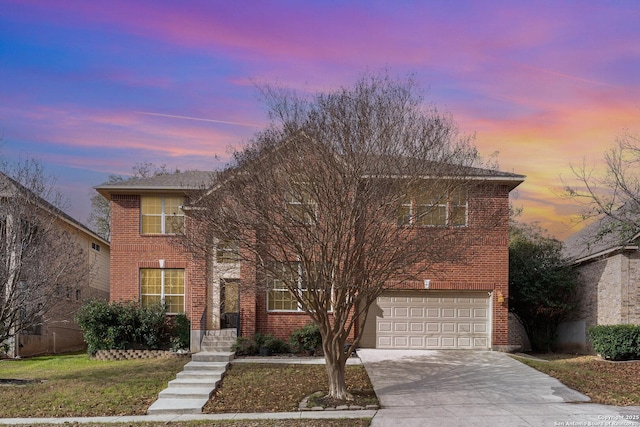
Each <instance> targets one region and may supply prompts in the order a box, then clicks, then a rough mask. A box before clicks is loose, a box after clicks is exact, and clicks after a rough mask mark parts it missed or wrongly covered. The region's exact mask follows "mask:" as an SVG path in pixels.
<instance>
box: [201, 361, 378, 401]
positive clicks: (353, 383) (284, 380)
mask: <svg viewBox="0 0 640 427" xmlns="http://www.w3.org/2000/svg"><path fill="white" fill-rule="evenodd" d="M346 380H347V389H348V390H350V391H355V390H357V391H364V392H367V391H369V392H371V394H373V386H372V385H371V382H370V381H369V376H368V375H367V373H366V371H365V369H364V367H363V366H362V365H354V366H347V367H346ZM328 389H329V386H328V380H327V373H326V368H325V366H324V365H284V364H283V365H280V364H278V365H274V364H256V363H236V364H233V365H231V367H230V369H229V370H228V371H227V374H226V375H225V377H224V379H223V380H222V386H221V387H220V388H219V389H218V391H217V392H216V394H215V397H214V398H213V399H212V400H210V401H209V403H208V404H207V406H205V408H204V411H203V412H205V413H217V412H288V411H297V410H298V404H299V403H300V401H301V400H302V399H303V398H305V397H306V396H308V395H310V394H312V393H314V392H316V391H321V390H324V391H326V390H328ZM358 394H359V395H361V394H362V393H358ZM368 403H377V399H375V395H374V397H373V401H369V402H368Z"/></svg>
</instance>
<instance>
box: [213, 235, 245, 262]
mask: <svg viewBox="0 0 640 427" xmlns="http://www.w3.org/2000/svg"><path fill="white" fill-rule="evenodd" d="M239 260H240V252H239V246H238V242H232V241H230V240H222V241H220V242H219V243H218V247H217V248H216V261H217V262H218V264H231V263H236V262H238V261H239Z"/></svg>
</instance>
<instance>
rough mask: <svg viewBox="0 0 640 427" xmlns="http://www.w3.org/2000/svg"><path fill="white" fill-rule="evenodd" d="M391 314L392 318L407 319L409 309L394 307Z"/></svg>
mask: <svg viewBox="0 0 640 427" xmlns="http://www.w3.org/2000/svg"><path fill="white" fill-rule="evenodd" d="M392 312H393V317H409V309H408V308H407V307H394V309H393V310H392Z"/></svg>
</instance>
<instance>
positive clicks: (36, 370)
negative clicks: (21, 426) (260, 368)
mask: <svg viewBox="0 0 640 427" xmlns="http://www.w3.org/2000/svg"><path fill="white" fill-rule="evenodd" d="M189 360H190V358H188V357H181V358H169V359H143V360H122V361H98V360H93V359H90V358H89V357H88V356H87V355H86V354H82V355H69V356H46V357H36V358H33V359H24V360H2V361H0V402H2V405H0V417H2V418H12V417H67V416H73V417H84V416H101V415H144V414H146V412H147V408H148V407H149V406H150V405H151V404H152V403H153V402H154V401H155V400H156V399H157V398H158V393H159V392H160V391H161V390H163V389H164V388H165V387H166V386H167V382H168V381H170V380H172V379H174V378H175V376H176V374H177V373H178V372H180V371H181V370H182V367H183V366H184V364H185V363H187V362H188V361H189ZM15 380H21V381H15ZM24 380H26V381H24Z"/></svg>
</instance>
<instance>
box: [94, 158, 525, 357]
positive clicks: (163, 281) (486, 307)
mask: <svg viewBox="0 0 640 427" xmlns="http://www.w3.org/2000/svg"><path fill="white" fill-rule="evenodd" d="M474 171H475V172H476V173H477V176H474V177H472V179H473V180H476V183H477V184H478V185H475V186H474V190H473V191H472V192H469V194H468V196H466V197H462V198H460V199H459V200H457V201H456V202H455V203H456V205H455V207H453V206H446V207H443V209H446V210H447V211H449V212H453V209H454V208H455V209H456V217H455V220H456V221H457V223H456V224H455V226H456V227H460V229H461V230H464V231H463V233H465V234H464V236H463V238H464V239H465V242H469V243H468V245H469V247H470V249H471V250H469V251H468V253H469V255H468V256H466V258H465V259H464V260H462V261H460V262H457V263H455V264H454V263H449V264H448V265H447V266H445V270H446V271H447V274H446V275H445V276H440V277H437V278H436V277H433V278H431V279H425V280H421V281H415V282H412V283H408V284H405V286H404V287H403V289H398V290H396V291H389V292H386V293H385V294H383V295H382V296H381V297H379V298H378V300H377V303H376V304H374V306H372V308H371V310H372V311H371V314H370V315H369V318H368V319H369V320H368V321H367V325H366V326H365V329H364V332H363V334H364V335H363V337H362V340H361V346H363V347H377V348H423V349H432V348H465V349H467V348H469V349H471V348H473V349H498V350H507V349H508V348H509V344H510V343H509V338H508V306H507V303H508V279H509V277H508V218H509V192H510V191H511V190H513V189H514V188H515V187H517V186H518V185H519V184H520V183H522V182H523V180H524V176H522V175H516V174H511V173H503V172H498V171H494V170H483V169H475V170H474ZM214 181H215V175H214V173H212V172H198V171H192V172H185V173H177V174H171V175H158V176H154V177H149V178H137V179H131V180H128V181H125V182H119V183H113V184H104V185H101V186H98V187H96V190H97V191H98V192H99V193H100V194H102V195H103V196H104V197H106V198H107V199H108V200H110V203H111V279H110V280H111V300H113V301H131V300H133V301H139V302H140V303H141V304H142V305H145V304H150V303H155V302H159V301H164V302H165V303H166V304H167V307H168V310H169V312H170V313H183V312H184V313H186V314H187V315H188V316H189V318H190V319H191V324H192V334H191V350H192V351H194V352H195V351H199V350H200V343H201V340H202V338H203V336H204V334H205V333H206V332H207V331H212V330H218V329H221V328H235V327H237V326H238V320H239V329H240V333H241V335H243V336H251V335H253V334H254V333H256V332H260V333H268V334H273V335H275V336H278V337H281V338H286V337H288V336H289V334H290V333H291V332H292V331H293V330H294V329H296V328H298V327H300V326H303V325H305V324H306V323H308V322H309V318H308V316H307V315H306V314H305V313H304V312H302V311H301V310H300V309H299V308H298V306H297V303H296V302H295V301H294V299H293V298H292V297H291V296H290V295H288V291H286V290H282V291H280V290H278V289H277V288H276V287H274V288H272V289H271V290H270V291H269V292H267V291H264V292H244V291H243V292H239V283H240V281H241V280H242V281H243V282H249V283H250V282H252V281H253V282H255V281H257V280H259V279H258V278H257V277H256V269H255V266H252V265H247V263H239V262H238V261H237V250H238V248H237V247H234V245H233V244H231V243H229V242H220V243H219V244H218V246H217V248H216V250H215V251H211V253H213V254H214V255H212V256H211V257H210V259H207V260H204V259H199V258H198V257H196V256H194V254H193V253H192V252H191V251H190V250H188V249H187V248H186V247H185V246H182V245H179V244H176V243H175V241H174V239H173V238H172V237H173V236H174V235H175V234H176V233H177V234H179V233H182V232H183V230H184V228H183V227H186V228H189V227H190V226H195V224H190V220H192V218H190V217H189V216H188V215H187V216H185V213H184V211H183V210H182V209H181V207H182V206H183V205H185V204H188V203H189V201H190V200H189V199H190V196H193V195H194V194H196V192H198V190H201V189H203V188H205V187H210V186H211V185H212V184H213V183H214ZM285 199H286V197H285V198H283V203H287V201H286V200H285ZM452 203H453V202H452ZM410 208H411V207H408V208H407V209H410ZM442 218H445V217H442ZM435 220H436V221H437V220H438V219H435ZM444 220H445V219H443V221H444ZM488 220H491V221H497V222H496V223H495V224H496V226H495V227H492V228H491V229H489V230H488V229H487V228H481V227H474V226H473V224H479V223H482V222H483V221H485V222H486V221H488ZM446 221H450V219H446ZM436 225H440V224H436ZM442 225H448V223H447V224H442Z"/></svg>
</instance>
